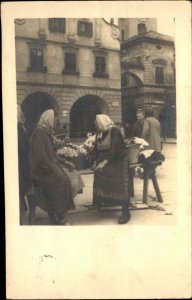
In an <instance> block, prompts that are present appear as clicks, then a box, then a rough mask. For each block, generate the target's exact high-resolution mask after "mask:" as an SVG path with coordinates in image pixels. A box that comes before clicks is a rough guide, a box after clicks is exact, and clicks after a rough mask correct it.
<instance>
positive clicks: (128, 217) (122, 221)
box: [118, 214, 131, 224]
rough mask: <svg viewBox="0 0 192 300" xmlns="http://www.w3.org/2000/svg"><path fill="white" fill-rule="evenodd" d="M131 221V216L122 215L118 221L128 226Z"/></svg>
mask: <svg viewBox="0 0 192 300" xmlns="http://www.w3.org/2000/svg"><path fill="white" fill-rule="evenodd" d="M130 219H131V215H130V214H128V215H122V216H121V217H120V218H119V219H118V224H126V223H128V222H129V220H130Z"/></svg>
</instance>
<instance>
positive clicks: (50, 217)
mask: <svg viewBox="0 0 192 300" xmlns="http://www.w3.org/2000/svg"><path fill="white" fill-rule="evenodd" d="M48 216H49V221H50V223H51V225H57V223H58V220H57V218H56V216H55V215H54V214H48Z"/></svg>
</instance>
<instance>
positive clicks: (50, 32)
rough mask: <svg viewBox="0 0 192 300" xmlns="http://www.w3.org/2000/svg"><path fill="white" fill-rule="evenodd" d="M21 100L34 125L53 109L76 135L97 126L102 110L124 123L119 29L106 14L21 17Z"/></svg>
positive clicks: (59, 123)
mask: <svg viewBox="0 0 192 300" xmlns="http://www.w3.org/2000/svg"><path fill="white" fill-rule="evenodd" d="M15 47H16V79H17V102H18V103H19V104H21V106H22V108H23V111H24V113H25V116H26V119H27V122H28V124H27V125H28V127H29V130H32V128H33V127H34V125H35V124H36V122H37V120H38V118H39V115H40V114H41V113H42V111H44V110H45V109H47V108H53V109H54V110H55V112H56V115H57V117H56V122H55V128H56V131H57V132H58V133H59V132H60V133H64V132H65V133H66V134H68V135H70V136H71V137H84V136H86V133H87V132H89V131H93V130H94V118H95V115H96V114H97V113H106V114H108V115H109V116H110V117H111V118H112V119H113V120H114V122H115V123H121V83H120V78H121V71H120V40H119V30H118V27H117V26H116V25H114V24H110V23H108V22H106V21H105V20H104V19H101V18H100V19H74V18H68V19H65V18H63V19H61V18H60V19H56V18H54V19H25V20H24V19H23V21H22V22H21V20H20V19H16V20H15Z"/></svg>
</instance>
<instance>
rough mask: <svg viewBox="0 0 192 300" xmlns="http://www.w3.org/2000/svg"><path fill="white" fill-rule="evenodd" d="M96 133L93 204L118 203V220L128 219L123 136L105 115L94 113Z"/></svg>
mask: <svg viewBox="0 0 192 300" xmlns="http://www.w3.org/2000/svg"><path fill="white" fill-rule="evenodd" d="M95 125H96V129H97V134H96V143H95V149H94V159H95V163H94V167H93V168H94V170H95V174H94V183H93V205H92V206H91V207H90V209H94V208H99V207H100V205H102V204H104V205H106V204H107V205H110V204H112V205H120V206H122V215H121V217H120V218H119V219H118V223H119V224H125V223H127V222H128V221H129V219H130V213H129V202H130V201H129V200H130V196H129V190H128V165H127V162H126V158H125V155H124V153H125V151H124V140H123V136H122V134H121V132H120V130H119V129H118V128H117V127H115V125H114V123H113V121H112V120H111V119H110V118H109V117H108V116H107V115H103V114H101V115H96V121H95Z"/></svg>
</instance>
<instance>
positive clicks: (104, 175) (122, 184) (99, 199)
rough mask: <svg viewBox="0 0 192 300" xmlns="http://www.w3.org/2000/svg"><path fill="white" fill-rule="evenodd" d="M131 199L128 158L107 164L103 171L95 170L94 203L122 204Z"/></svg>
mask: <svg viewBox="0 0 192 300" xmlns="http://www.w3.org/2000/svg"><path fill="white" fill-rule="evenodd" d="M125 200H127V201H129V178H128V163H127V160H126V159H124V160H119V161H116V162H114V163H111V164H107V165H106V166H105V167H104V168H103V169H102V171H99V172H95V174H94V183H93V204H94V205H97V204H104V205H105V204H106V205H108V204H109V205H122V204H123V202H124V201H125Z"/></svg>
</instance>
